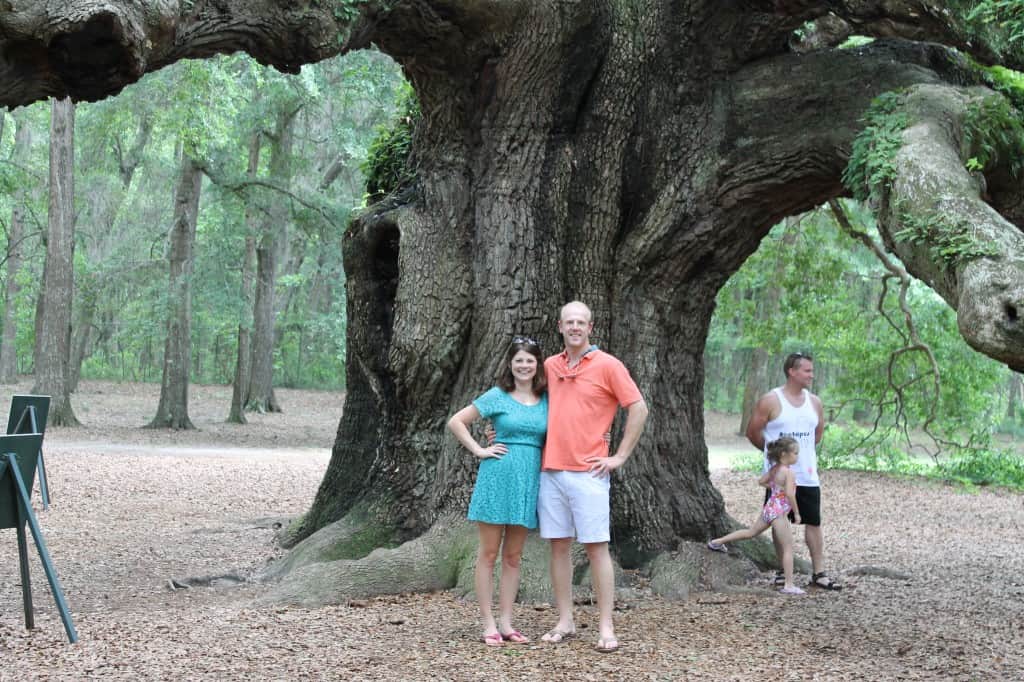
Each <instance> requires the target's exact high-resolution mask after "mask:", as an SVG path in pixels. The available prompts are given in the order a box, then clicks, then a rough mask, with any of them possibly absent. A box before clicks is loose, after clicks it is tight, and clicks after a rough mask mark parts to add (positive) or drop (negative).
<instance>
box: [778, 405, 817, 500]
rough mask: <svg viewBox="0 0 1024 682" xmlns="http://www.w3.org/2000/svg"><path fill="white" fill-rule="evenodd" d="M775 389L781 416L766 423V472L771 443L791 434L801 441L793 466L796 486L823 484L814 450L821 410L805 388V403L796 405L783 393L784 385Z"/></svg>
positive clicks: (797, 440)
mask: <svg viewBox="0 0 1024 682" xmlns="http://www.w3.org/2000/svg"><path fill="white" fill-rule="evenodd" d="M772 391H773V392H774V393H775V395H776V396H777V397H778V399H779V405H780V406H781V409H780V411H779V416H778V417H776V418H775V419H773V420H771V421H770V422H768V423H767V424H765V426H764V452H765V456H764V471H768V468H769V463H768V443H770V442H772V441H773V440H775V439H777V438H781V437H782V436H789V437H790V438H793V439H795V440H796V442H797V443H799V444H800V458H799V459H797V461H796V464H794V465H793V466H791V467H790V468H791V469H792V470H793V473H794V474H795V478H796V484H797V485H803V486H820V485H821V481H820V480H819V479H818V453H817V452H816V451H815V449H814V433H815V431H816V430H817V428H818V411H817V410H815V409H814V403H812V402H811V394H810V392H809V391H808V390H807V389H806V388H805V389H803V397H804V402H803V404H802V405H800V407H795V406H793V405H792V404H790V402H789V401H788V400H787V399H786V396H785V395H783V393H782V389H781V388H774V389H772Z"/></svg>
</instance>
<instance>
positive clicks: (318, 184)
mask: <svg viewBox="0 0 1024 682" xmlns="http://www.w3.org/2000/svg"><path fill="white" fill-rule="evenodd" d="M396 112H397V113H396ZM415 115H416V106H415V101H414V100H413V98H411V96H410V94H409V89H408V88H407V87H406V86H405V84H404V80H403V79H402V76H401V73H400V71H399V69H398V67H397V66H396V65H395V64H394V63H393V62H392V61H391V60H390V59H389V58H387V57H385V56H383V55H381V54H379V53H376V52H369V51H361V52H355V53H352V54H349V55H346V56H344V57H341V58H337V59H331V60H327V61H324V62H321V63H319V64H316V65H313V66H307V67H305V68H304V69H303V70H302V73H301V75H300V76H298V77H285V76H282V75H280V74H279V73H277V72H276V71H274V70H272V69H267V68H265V67H262V66H259V65H258V64H256V63H255V62H254V61H253V60H252V59H250V58H249V57H246V56H241V55H239V56H232V57H226V58H218V59H213V60H206V61H202V62H180V63H177V64H175V65H173V66H171V67H168V68H166V69H163V70H161V71H159V72H158V73H155V74H151V75H149V76H147V77H145V78H144V79H142V81H140V82H139V83H137V84H135V85H132V86H129V87H128V88H126V89H125V90H124V91H123V92H122V93H121V94H120V95H118V96H117V97H114V98H110V99H107V100H104V101H102V102H98V103H94V104H80V105H78V106H77V107H76V110H75V112H74V117H75V118H74V188H75V189H74V221H73V223H74V261H73V262H74V284H73V286H74V292H73V297H69V298H72V300H73V310H72V314H71V329H72V332H71V343H70V348H69V368H68V375H69V377H68V383H69V387H70V390H71V391H73V390H74V387H75V385H76V384H77V382H78V380H79V379H80V378H93V379H113V380H123V381H144V382H158V381H160V380H161V373H162V371H164V359H165V352H166V351H165V348H167V347H169V346H166V345H165V344H166V341H167V337H168V333H169V331H168V330H169V329H171V330H172V332H171V333H173V330H174V329H175V327H174V325H169V320H171V319H173V317H174V313H173V310H174V308H175V305H176V304H178V303H180V301H179V299H180V298H181V296H182V294H181V290H180V289H176V288H175V287H174V286H173V285H169V281H168V276H167V273H168V268H169V264H170V267H171V269H172V272H173V268H174V262H175V252H176V250H178V249H179V248H180V246H181V244H180V243H178V242H175V238H174V234H173V233H174V230H173V229H172V227H173V225H174V224H175V222H176V220H177V216H178V215H179V213H180V204H181V203H182V202H183V201H184V200H185V195H186V194H187V193H185V192H184V191H183V190H182V187H184V186H185V184H186V182H192V183H193V184H194V185H195V187H197V188H198V197H193V199H197V202H198V203H197V208H196V212H195V224H194V226H193V229H194V237H193V238H194V244H192V245H191V246H190V248H191V251H192V253H193V254H194V256H193V258H194V262H193V263H192V266H191V270H192V274H191V276H188V280H189V284H190V291H191V311H190V326H189V327H188V340H187V344H185V346H187V349H188V355H189V363H188V364H189V369H188V375H189V376H188V378H189V380H190V381H192V382H198V383H219V384H230V383H232V382H236V383H237V381H238V380H237V379H236V377H237V376H240V375H239V372H240V371H245V370H246V368H245V365H246V363H248V368H247V371H248V372H250V373H251V374H258V373H259V372H260V371H261V370H260V367H263V369H262V372H263V373H264V375H265V377H264V378H265V381H266V382H267V384H268V385H269V386H274V385H276V386H286V387H296V388H323V389H342V388H344V386H343V382H344V358H345V296H344V286H345V275H344V272H343V269H342V265H341V244H342V235H343V232H344V229H345V227H346V226H347V224H348V221H349V219H350V217H351V215H352V213H353V211H355V210H357V209H358V208H360V207H362V206H364V205H365V204H366V202H367V201H368V200H369V201H372V200H373V199H374V198H375V195H377V194H378V190H379V189H382V187H381V186H382V185H383V189H384V190H388V189H393V188H394V187H395V186H396V185H397V184H401V183H402V182H403V181H405V180H408V179H409V177H411V173H412V171H411V169H404V168H403V167H402V163H403V161H404V156H403V154H404V151H405V149H406V148H407V146H408V142H409V135H410V133H409V128H410V126H412V125H414V124H415ZM50 118H51V104H50V103H38V104H36V105H33V106H31V107H23V108H19V109H16V110H14V111H13V112H5V113H3V114H2V117H0V188H2V189H0V227H2V229H3V236H2V239H3V244H2V250H3V251H2V252H3V253H5V254H6V259H5V261H4V267H3V268H2V270H0V278H2V279H0V285H2V287H3V291H4V292H5V296H4V302H5V304H4V308H3V310H4V313H3V336H2V344H0V380H2V381H5V382H11V381H13V380H14V379H15V377H16V375H17V374H31V373H33V372H34V371H35V369H36V365H37V362H38V352H39V351H38V347H37V343H36V339H37V337H38V336H39V332H38V330H39V324H38V322H37V320H38V318H39V315H38V311H39V310H41V309H42V306H43V297H42V296H41V292H42V290H43V288H42V287H41V283H42V281H43V269H44V262H45V255H46V237H47V213H48V201H49V195H48V167H49V153H50V141H51V135H50ZM375 140H376V141H375ZM371 149H372V150H374V152H373V153H374V154H375V156H374V159H373V160H371V161H368V156H369V155H370V154H371V151H370V150H371ZM367 176H369V178H370V179H369V181H368V180H367ZM368 188H369V189H368ZM176 211H178V213H176ZM844 221H848V224H846V225H845V227H844V225H843V224H842V223H843V222H844ZM877 242H878V239H877V233H876V232H875V230H874V227H873V225H872V223H871V218H870V215H869V213H868V212H867V211H865V210H863V209H862V208H861V206H860V204H859V203H857V202H855V201H852V200H851V201H847V202H844V203H843V204H842V205H836V206H834V207H829V206H824V207H821V208H820V209H819V210H816V211H814V212H812V213H808V214H805V215H803V216H800V217H798V218H795V219H790V220H788V221H786V222H785V223H783V224H780V225H777V226H776V227H775V228H774V229H773V231H772V233H771V234H770V235H769V237H768V238H767V239H766V240H765V241H764V242H763V243H762V246H761V248H760V249H759V251H758V252H757V253H756V254H755V255H754V256H753V257H752V258H750V259H749V260H748V261H747V263H746V265H745V266H744V267H743V268H742V270H740V271H739V272H738V273H737V274H736V275H735V276H734V277H733V278H732V280H731V281H730V282H729V284H728V285H727V286H726V287H725V289H724V290H723V291H722V292H721V294H720V295H719V297H718V307H717V313H716V316H715V320H714V323H713V326H712V330H711V334H710V338H709V340H708V345H707V356H706V368H707V375H706V379H705V402H706V407H707V408H708V409H713V410H717V411H724V412H729V413H734V414H736V415H737V417H736V426H737V431H738V432H741V431H742V429H743V427H744V426H745V423H744V422H743V420H742V417H741V416H740V415H742V414H746V413H748V412H749V406H750V404H751V402H752V401H753V400H754V399H755V398H756V397H757V395H759V394H760V393H761V392H763V391H765V390H766V389H768V388H769V387H771V386H773V385H776V384H778V383H779V382H780V381H781V378H782V377H781V374H780V370H779V367H780V366H781V360H782V358H783V356H784V355H785V354H786V353H789V352H792V351H795V350H800V351H803V352H810V353H812V354H814V355H815V356H816V357H817V363H816V368H817V380H816V386H817V391H818V392H819V393H820V394H821V395H822V396H823V397H824V399H825V403H826V408H827V410H828V412H829V420H830V422H836V423H837V426H834V427H833V428H832V429H831V430H830V432H829V439H828V446H827V447H826V448H825V449H824V454H825V457H826V458H827V462H828V464H829V465H831V466H856V467H868V468H888V469H896V470H901V471H920V470H922V467H927V466H930V465H934V464H935V463H939V464H940V465H941V466H940V468H941V469H942V470H943V474H944V475H947V476H960V475H966V477H968V478H971V479H973V480H977V481H998V482H1004V483H1014V482H1017V483H1020V482H1022V481H1024V475H1022V474H1021V465H1020V463H1019V459H1018V458H1017V456H1015V455H1013V454H1010V453H1009V452H1000V443H1003V444H1004V445H1005V443H1006V440H1007V437H1009V438H1010V439H1011V440H1012V439H1013V438H1014V437H1018V436H1020V435H1021V434H1022V433H1024V406H1022V385H1021V377H1020V375H1018V374H1015V373H1013V372H1011V371H1009V370H1007V369H1006V368H1005V366H1003V365H1000V364H999V363H997V362H995V361H992V360H990V359H988V358H986V357H985V356H982V355H980V354H978V353H976V352H974V351H973V350H971V349H970V348H969V347H968V346H967V345H966V344H965V343H964V341H963V340H962V338H961V337H960V335H959V334H958V333H957V329H956V320H955V315H954V313H953V311H952V310H950V308H949V307H948V306H947V305H945V304H944V303H943V301H942V300H941V299H940V298H939V297H938V296H937V295H936V294H935V293H933V292H932V291H931V290H930V289H928V288H927V287H925V286H924V285H922V284H920V283H919V282H916V281H911V280H910V279H909V278H908V277H907V276H906V274H905V273H903V274H902V275H900V274H899V273H898V272H897V270H899V269H900V268H899V266H898V263H896V262H895V261H890V263H889V264H888V266H887V265H886V264H885V263H883V262H882V261H881V260H879V255H878V254H876V253H872V250H871V249H870V248H869V246H870V244H871V243H877ZM894 267H895V268H896V269H895V270H894ZM901 301H902V302H903V304H901ZM240 346H241V350H240ZM261 361H262V364H261ZM242 376H244V374H243V375H242ZM241 401H242V403H241V404H242V405H244V406H247V407H248V408H250V409H268V410H273V409H277V405H276V401H275V400H274V399H273V396H272V390H270V391H269V392H265V393H264V394H260V392H259V391H258V390H257V391H248V392H247V393H245V394H243V397H242V398H241ZM155 407H156V406H154V408H155ZM239 407H240V406H237V405H236V406H233V407H232V410H231V413H232V415H233V416H234V417H235V418H236V419H244V417H241V416H240V411H239V409H237V408H239ZM228 411H229V410H228V406H227V405H225V415H227V414H228ZM1000 434H1003V437H1000ZM911 443H913V445H911ZM926 455H930V456H931V457H925V456H926Z"/></svg>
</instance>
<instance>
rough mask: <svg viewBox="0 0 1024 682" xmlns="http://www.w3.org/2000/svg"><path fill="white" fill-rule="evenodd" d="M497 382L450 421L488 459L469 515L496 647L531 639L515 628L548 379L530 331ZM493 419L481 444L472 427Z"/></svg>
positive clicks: (486, 621)
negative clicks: (497, 568) (489, 440)
mask: <svg viewBox="0 0 1024 682" xmlns="http://www.w3.org/2000/svg"><path fill="white" fill-rule="evenodd" d="M497 384H498V385H497V386H495V387H494V388H492V389H490V390H489V391H487V392H486V393H484V394H483V395H481V396H479V397H478V398H477V399H476V400H474V401H473V402H472V404H470V405H467V406H466V407H464V408H462V409H461V410H459V411H458V412H456V413H455V414H454V415H453V416H452V418H451V419H450V420H448V428H449V429H451V431H452V433H454V434H455V437H456V438H458V439H459V442H460V443H462V444H463V445H464V446H465V448H466V449H467V450H469V451H470V452H471V453H473V454H474V455H475V456H476V457H478V458H479V459H480V468H479V470H478V471H477V476H476V486H475V487H474V488H473V497H472V499H471V500H470V503H469V520H470V521H475V522H476V523H477V527H478V528H479V531H480V548H479V550H478V552H477V558H476V596H477V600H478V601H479V602H480V616H481V619H482V620H483V628H484V632H483V641H484V643H485V644H487V645H488V646H502V645H503V644H504V643H505V642H510V643H513V644H526V643H528V642H529V641H530V640H529V639H527V638H526V637H524V636H523V634H522V633H520V632H519V631H517V630H516V629H515V628H513V627H512V606H513V604H514V602H515V599H516V593H517V592H518V591H519V562H520V559H521V558H522V554H523V544H524V543H525V542H526V532H527V530H529V529H531V528H536V527H537V491H538V489H539V488H540V451H541V447H543V445H544V436H545V434H546V433H547V422H548V399H547V393H546V389H547V380H546V379H545V377H544V361H543V357H542V356H541V351H540V346H539V345H538V344H537V342H536V341H534V340H533V339H530V338H526V337H521V336H517V337H516V338H514V339H512V343H511V344H510V345H509V349H508V352H507V353H506V354H505V359H504V361H503V363H502V368H501V370H499V375H498V381H497ZM481 418H483V419H489V420H491V422H492V423H493V424H494V428H495V430H496V431H497V438H496V439H495V441H494V443H493V444H492V445H489V446H487V447H481V446H480V444H479V443H477V442H476V440H475V439H474V438H473V436H472V434H471V433H470V432H469V426H470V424H472V423H473V422H474V421H476V420H477V419H481ZM499 550H501V585H500V587H499V590H498V621H497V622H495V620H494V614H493V612H492V611H491V595H492V593H493V585H492V580H493V578H492V576H493V575H494V564H495V562H496V561H497V558H498V551H499Z"/></svg>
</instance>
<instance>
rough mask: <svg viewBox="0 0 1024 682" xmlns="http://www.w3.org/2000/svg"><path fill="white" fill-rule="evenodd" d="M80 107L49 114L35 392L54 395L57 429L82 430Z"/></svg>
mask: <svg viewBox="0 0 1024 682" xmlns="http://www.w3.org/2000/svg"><path fill="white" fill-rule="evenodd" d="M74 202H75V105H74V102H72V101H71V100H70V99H60V100H57V99H55V100H53V104H52V106H51V109H50V213H49V220H48V221H47V231H46V235H47V239H46V264H45V266H44V268H43V286H42V290H43V291H44V292H45V296H44V295H42V294H41V298H42V301H43V305H42V322H41V324H39V325H38V326H37V328H38V329H39V334H40V338H39V339H37V345H38V349H39V350H38V355H37V358H36V380H35V386H34V387H33V388H32V392H33V393H35V394H38V395H48V396H50V415H49V421H50V424H51V425H53V426H79V422H78V418H77V417H75V412H74V410H73V409H72V408H71V391H70V386H69V383H68V378H69V377H68V361H69V360H70V353H71V301H72V300H73V298H74V290H75V279H74V253H75V207H74Z"/></svg>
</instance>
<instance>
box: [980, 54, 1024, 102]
mask: <svg viewBox="0 0 1024 682" xmlns="http://www.w3.org/2000/svg"><path fill="white" fill-rule="evenodd" d="M978 68H979V69H981V71H982V73H983V77H984V79H985V81H986V82H987V83H988V84H989V85H990V86H991V87H992V89H994V90H996V91H998V92H1000V93H1002V94H1003V95H1005V96H1006V97H1008V98H1009V99H1010V101H1011V102H1012V103H1013V106H1015V107H1016V108H1017V110H1018V111H1024V73H1021V72H1020V71H1014V70H1013V69H1007V68H1006V67H1003V66H981V65H978Z"/></svg>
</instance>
